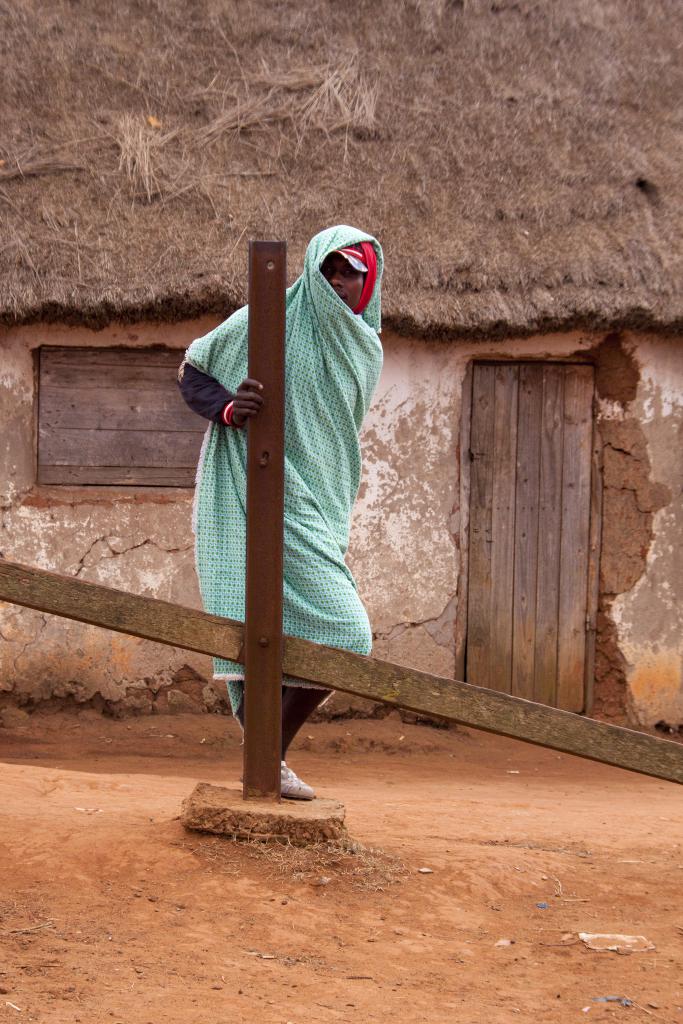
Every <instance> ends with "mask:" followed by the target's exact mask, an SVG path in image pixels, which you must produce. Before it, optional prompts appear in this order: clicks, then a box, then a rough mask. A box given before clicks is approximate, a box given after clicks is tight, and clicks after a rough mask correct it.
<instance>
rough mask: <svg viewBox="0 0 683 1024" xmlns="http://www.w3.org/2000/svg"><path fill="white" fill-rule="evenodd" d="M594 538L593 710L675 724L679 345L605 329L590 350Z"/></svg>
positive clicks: (681, 461)
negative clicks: (596, 458)
mask: <svg viewBox="0 0 683 1024" xmlns="http://www.w3.org/2000/svg"><path fill="white" fill-rule="evenodd" d="M596 359H597V361H596V391H597V405H598V426H599V437H600V439H601V442H602V454H603V479H604V492H603V535H602V557H601V572H600V603H599V612H598V620H597V626H598V636H597V641H598V642H597V649H596V665H595V676H596V687H595V695H596V704H595V708H596V712H598V713H600V714H601V715H602V716H603V717H607V718H617V719H619V718H624V717H625V718H627V719H630V720H633V721H635V722H637V723H640V724H643V725H654V724H655V723H657V722H658V721H661V720H664V721H666V722H668V723H670V724H675V725H678V724H680V723H681V722H683V556H682V553H681V552H682V550H683V544H682V542H683V500H682V495H681V482H682V479H683V444H682V441H683V437H682V434H683V346H681V341H680V339H676V338H654V337H642V336H638V337H633V336H629V335H627V334H626V335H623V336H616V335H612V336H608V337H607V338H606V339H605V340H604V341H603V342H602V344H601V345H600V346H598V348H597V350H596Z"/></svg>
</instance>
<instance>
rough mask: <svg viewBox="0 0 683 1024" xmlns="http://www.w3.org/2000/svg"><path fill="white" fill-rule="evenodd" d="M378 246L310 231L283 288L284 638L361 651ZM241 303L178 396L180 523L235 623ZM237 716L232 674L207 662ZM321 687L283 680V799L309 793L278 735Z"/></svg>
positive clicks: (240, 694)
mask: <svg viewBox="0 0 683 1024" xmlns="http://www.w3.org/2000/svg"><path fill="white" fill-rule="evenodd" d="M382 268H383V257H382V250H381V247H380V245H379V243H378V242H377V241H376V240H375V239H374V238H373V237H372V236H370V235H367V234H365V233H364V232H362V231H358V230H357V229H356V228H352V227H348V226H346V225H338V226H336V227H332V228H328V229H327V230H325V231H321V232H320V233H319V234H317V235H316V236H315V237H314V238H313V239H311V241H310V243H309V245H308V248H307V250H306V256H305V260H304V269H303V273H302V274H301V276H300V277H299V278H298V279H297V281H295V283H294V284H293V285H292V286H291V288H288V289H287V293H286V324H287V326H286V341H285V345H286V348H285V359H286V369H285V395H286V398H285V513H284V613H283V626H284V630H285V633H289V634H291V635H292V636H299V637H303V638H304V639H306V640H313V641H315V642H317V643H320V644H327V645H329V646H331V647H340V648H343V649H346V650H350V651H356V652H357V653H359V654H369V653H370V649H371V646H372V634H371V630H370V625H369V622H368V617H367V613H366V611H365V608H364V606H363V603H362V601H361V600H360V597H359V596H358V593H357V590H356V584H355V581H354V579H353V576H352V575H351V572H350V570H349V568H348V566H347V565H346V563H345V560H344V559H345V555H346V551H347V548H348V543H349V531H350V525H351V512H352V509H353V504H354V501H355V499H356V495H357V492H358V486H359V483H360V473H361V455H360V444H359V431H360V428H361V424H362V422H363V419H364V417H365V414H366V413H367V411H368V408H369V406H370V402H371V399H372V395H373V393H374V390H375V387H376V385H377V382H378V379H379V375H380V370H381V368H382V346H381V344H380V340H379V332H380V329H381V326H380V323H381V321H380V282H381V277H382ZM247 318H248V307H246V306H245V307H243V308H242V309H239V310H237V312H235V313H233V315H232V316H231V317H229V318H228V319H227V320H226V321H225V322H224V323H222V324H221V325H220V326H219V327H217V328H216V329H215V330H213V331H211V332H210V333H209V334H207V335H206V336H205V337H203V338H198V339H197V340H196V341H194V342H192V344H191V345H190V347H189V349H188V350H187V353H186V355H185V360H184V362H183V364H182V366H181V368H180V371H179V383H180V388H181V391H182V394H183V397H184V398H185V401H186V402H187V403H188V405H189V406H190V407H191V408H192V409H194V411H195V412H198V413H200V414H201V415H203V416H205V417H206V418H207V419H210V420H211V421H212V422H211V425H210V426H209V428H208V430H207V433H206V436H205V439H204V444H203V446H202V451H201V455H200V459H199V467H198V470H197V489H196V493H195V507H194V517H193V526H194V532H195V538H196V562H197V573H198V576H199V584H200V590H201V595H202V600H203V603H204V607H205V609H206V611H207V612H210V613H212V614H214V615H221V616H225V617H227V618H231V619H237V620H239V621H244V604H245V578H244V567H245V558H246V479H247V477H246V455H247V442H246V433H245V431H244V430H243V429H242V428H243V427H244V426H245V425H246V423H247V422H248V420H249V419H250V418H251V417H252V416H256V415H258V412H259V409H260V408H261V405H262V402H263V399H264V397H265V398H266V399H267V397H268V396H267V395H265V396H264V395H263V394H262V386H261V384H260V383H259V382H258V381H255V380H251V379H249V378H248V377H247ZM214 679H222V680H225V681H226V682H227V685H228V691H229V695H230V702H231V705H232V709H233V713H234V714H235V716H236V718H237V719H238V721H239V722H240V724H241V725H243V724H244V669H243V667H242V666H241V665H239V664H237V663H235V662H231V661H227V660H225V659H214ZM328 695H329V692H328V691H327V690H322V689H319V688H317V687H312V686H311V685H310V684H308V683H305V682H303V681H302V680H298V679H293V678H290V677H285V679H284V680H283V693H282V795H283V796H285V797H291V798H293V799H312V798H313V797H314V795H315V794H314V792H313V790H312V789H311V787H310V786H307V785H306V784H305V783H304V782H302V781H301V780H300V779H299V778H297V776H296V775H295V774H294V772H293V771H292V770H291V769H290V768H288V767H287V764H286V762H285V755H286V753H287V749H288V747H289V744H290V743H291V741H292V740H293V738H294V736H295V735H296V733H297V732H298V730H299V729H300V728H301V726H302V725H303V724H304V722H305V721H306V719H307V718H308V716H309V715H310V714H311V713H312V712H313V711H314V710H315V708H316V707H317V706H318V705H319V704H320V703H321V702H322V701H323V700H325V699H326V698H327V696H328Z"/></svg>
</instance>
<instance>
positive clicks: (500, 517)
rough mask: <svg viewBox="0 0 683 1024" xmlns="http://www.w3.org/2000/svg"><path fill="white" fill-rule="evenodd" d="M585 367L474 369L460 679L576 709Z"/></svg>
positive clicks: (587, 447)
mask: <svg viewBox="0 0 683 1024" xmlns="http://www.w3.org/2000/svg"><path fill="white" fill-rule="evenodd" d="M592 398H593V370H592V367H590V366H585V365H576V364H562V363H477V364H475V365H474V368H473V374H472V414H471V426H470V443H469V448H470V460H471V464H470V508H469V580H468V599H467V641H466V678H467V680H468V682H470V683H475V684H476V685H478V686H487V687H490V688H491V689H494V690H502V691H503V692H505V693H512V694H513V695H515V696H518V697H525V698H527V699H528V700H534V701H539V702H541V703H543V704H550V705H552V706H554V707H560V708H564V709H565V710H568V711H582V710H583V709H584V705H585V697H584V694H585V686H584V675H585V664H586V657H587V654H588V649H587V642H586V627H587V611H588V605H587V601H588V576H589V559H588V551H589V531H590V508H591V455H592Z"/></svg>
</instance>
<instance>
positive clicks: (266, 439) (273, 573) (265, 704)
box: [243, 242, 287, 800]
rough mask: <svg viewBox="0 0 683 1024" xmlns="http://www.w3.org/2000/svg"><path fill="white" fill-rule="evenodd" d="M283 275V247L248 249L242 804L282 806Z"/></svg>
mask: <svg viewBox="0 0 683 1024" xmlns="http://www.w3.org/2000/svg"><path fill="white" fill-rule="evenodd" d="M286 268H287V246H286V243H285V242H250V243H249V376H250V377H253V378H255V379H256V380H258V381H260V382H261V383H262V384H263V406H262V408H261V411H260V412H259V415H258V416H256V417H255V418H254V419H253V420H251V421H250V422H249V427H248V441H247V449H248V454H247V586H246V617H245V696H244V701H245V720H244V783H243V796H244V799H245V800H249V799H252V800H254V799H270V800H279V799H280V759H281V747H282V658H283V651H284V645H283V639H282V586H283V582H282V572H283V544H284V518H283V517H284V491H285V487H284V407H285V405H284V399H285V279H286Z"/></svg>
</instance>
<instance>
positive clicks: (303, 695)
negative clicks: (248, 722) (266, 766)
mask: <svg viewBox="0 0 683 1024" xmlns="http://www.w3.org/2000/svg"><path fill="white" fill-rule="evenodd" d="M330 692H331V691H330V690H322V689H320V690H319V689H317V688H313V687H309V686H283V687H282V760H283V761H284V760H285V757H286V756H287V751H288V749H289V745H290V743H291V742H292V740H293V739H294V737H295V736H296V734H297V733H298V731H299V729H300V728H301V726H302V725H303V724H304V722H306V721H307V719H308V718H309V717H310V716H311V715H312V714H313V712H314V711H315V709H316V708H317V707H318V706H319V705H320V704H322V702H323V701H324V700H325V698H326V697H329V695H330ZM235 718H236V719H237V721H238V722H239V723H240V725H241V726H242V729H244V697H242V700H241V702H240V705H239V707H238V708H237V711H236V712H235Z"/></svg>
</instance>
